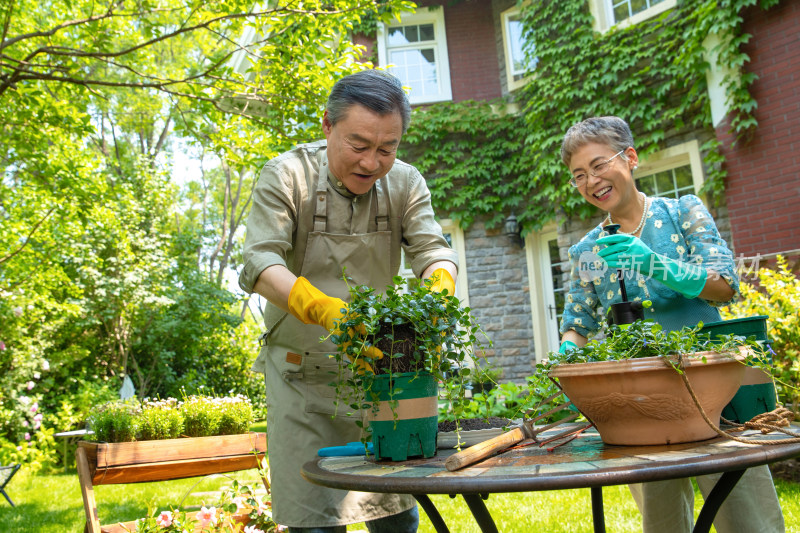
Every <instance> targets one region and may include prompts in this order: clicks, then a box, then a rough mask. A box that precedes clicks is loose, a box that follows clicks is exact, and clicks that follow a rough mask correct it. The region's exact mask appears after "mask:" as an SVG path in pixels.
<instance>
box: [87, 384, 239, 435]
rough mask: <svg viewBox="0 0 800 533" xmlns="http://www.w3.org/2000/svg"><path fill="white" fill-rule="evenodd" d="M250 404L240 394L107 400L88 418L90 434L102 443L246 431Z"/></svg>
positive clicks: (230, 433) (232, 433) (231, 433)
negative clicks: (218, 396) (140, 400)
mask: <svg viewBox="0 0 800 533" xmlns="http://www.w3.org/2000/svg"><path fill="white" fill-rule="evenodd" d="M253 419H254V416H253V406H252V404H251V403H250V400H249V399H248V398H247V397H245V396H242V395H237V396H229V397H224V398H214V397H210V396H188V397H186V398H184V400H183V401H178V400H176V399H175V398H167V399H165V400H145V401H144V402H142V403H141V404H139V403H138V402H137V401H132V402H131V401H129V402H120V401H114V402H109V403H107V404H105V405H103V406H102V407H100V408H99V409H98V410H97V412H96V413H95V414H93V415H92V416H91V417H90V418H89V427H90V428H91V429H92V430H93V431H94V435H90V436H87V438H89V439H91V440H95V441H102V442H130V441H133V440H161V439H174V438H179V437H211V436H215V435H234V434H238V433H247V431H248V430H249V428H250V425H251V424H252V423H253Z"/></svg>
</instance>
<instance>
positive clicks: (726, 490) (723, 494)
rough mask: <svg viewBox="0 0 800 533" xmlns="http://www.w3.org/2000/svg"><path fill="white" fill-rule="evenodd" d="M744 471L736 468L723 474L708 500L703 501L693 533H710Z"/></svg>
mask: <svg viewBox="0 0 800 533" xmlns="http://www.w3.org/2000/svg"><path fill="white" fill-rule="evenodd" d="M744 473H745V471H744V470H734V471H732V472H725V473H724V474H722V477H721V478H719V480H718V481H717V484H716V485H714V488H713V489H711V492H710V493H709V495H708V498H706V501H705V502H704V503H703V507H702V509H700V514H699V515H698V517H697V522H695V523H694V529H693V530H692V532H693V533H708V531H709V530H710V529H711V524H712V523H713V522H714V517H715V516H717V511H719V508H720V506H721V505H722V502H724V501H725V498H727V497H728V495H729V494H730V493H731V491H732V490H733V487H735V486H736V483H738V482H739V480H740V479H741V478H742V476H743V475H744Z"/></svg>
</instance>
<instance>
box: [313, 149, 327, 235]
mask: <svg viewBox="0 0 800 533" xmlns="http://www.w3.org/2000/svg"><path fill="white" fill-rule="evenodd" d="M327 199H328V162H327V161H325V162H324V163H323V164H322V165H320V169H319V177H318V179H317V201H316V206H315V207H314V231H319V232H324V231H325V230H326V229H327V226H328V208H327V206H326V205H325V201H326V200H327Z"/></svg>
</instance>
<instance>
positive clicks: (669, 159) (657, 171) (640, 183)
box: [634, 141, 703, 198]
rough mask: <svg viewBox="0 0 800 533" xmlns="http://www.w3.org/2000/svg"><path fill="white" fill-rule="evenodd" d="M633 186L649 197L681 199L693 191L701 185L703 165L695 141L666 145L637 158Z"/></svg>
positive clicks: (694, 192) (697, 189)
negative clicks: (658, 150)
mask: <svg viewBox="0 0 800 533" xmlns="http://www.w3.org/2000/svg"><path fill="white" fill-rule="evenodd" d="M634 176H635V178H636V187H637V188H638V189H639V190H640V191H642V192H643V193H645V194H647V195H648V196H664V197H669V198H680V197H681V196H683V195H685V194H696V193H697V191H699V190H700V187H702V185H703V166H702V162H701V158H700V149H699V145H698V142H697V141H691V142H688V143H683V144H680V145H677V146H673V147H670V148H667V149H666V150H662V151H660V152H656V153H655V154H651V155H648V156H647V157H646V158H640V159H639V169H638V170H637V171H636V173H635V174H634Z"/></svg>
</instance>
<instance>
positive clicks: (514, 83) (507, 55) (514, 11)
mask: <svg viewBox="0 0 800 533" xmlns="http://www.w3.org/2000/svg"><path fill="white" fill-rule="evenodd" d="M527 4H528V3H527V2H526V3H525V4H523V6H525V5H527ZM523 6H514V7H511V8H509V9H506V10H505V11H503V12H502V13H500V21H501V25H502V29H503V56H504V59H505V65H506V82H507V83H508V91H509V92H511V91H514V90H516V89H519V88H520V87H522V86H523V85H525V83H526V82H527V81H528V80H529V79H530V78H531V76H532V74H528V75H527V76H523V77H521V78H519V79H514V76H516V75H518V74H521V73H519V72H514V61H513V57H512V53H511V52H512V44H514V43H512V41H511V35H510V33H509V31H508V29H509V28H508V24H509V22H510V20H511V19H512V18H513V17H517V16H519V14H520V13H521V12H522V7H523ZM534 68H536V61H535V62H534Z"/></svg>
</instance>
